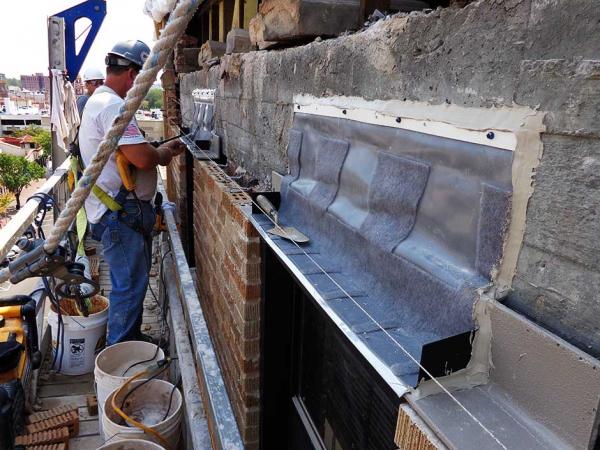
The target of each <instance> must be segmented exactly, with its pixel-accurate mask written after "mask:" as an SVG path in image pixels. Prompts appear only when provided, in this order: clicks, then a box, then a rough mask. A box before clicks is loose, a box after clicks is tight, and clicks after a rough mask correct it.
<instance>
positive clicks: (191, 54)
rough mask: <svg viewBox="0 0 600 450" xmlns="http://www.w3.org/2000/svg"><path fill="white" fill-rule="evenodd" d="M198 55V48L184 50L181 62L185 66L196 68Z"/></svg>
mask: <svg viewBox="0 0 600 450" xmlns="http://www.w3.org/2000/svg"><path fill="white" fill-rule="evenodd" d="M199 53H200V47H193V48H184V49H183V60H184V62H185V65H186V66H191V67H193V66H197V65H198V55H199Z"/></svg>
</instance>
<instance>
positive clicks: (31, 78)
mask: <svg viewBox="0 0 600 450" xmlns="http://www.w3.org/2000/svg"><path fill="white" fill-rule="evenodd" d="M21 89H26V90H28V91H31V92H50V78H49V77H47V76H46V75H44V74H43V73H39V72H38V73H35V74H33V75H21Z"/></svg>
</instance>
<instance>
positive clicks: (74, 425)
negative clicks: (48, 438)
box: [26, 410, 79, 437]
mask: <svg viewBox="0 0 600 450" xmlns="http://www.w3.org/2000/svg"><path fill="white" fill-rule="evenodd" d="M63 427H67V428H68V430H69V436H70V437H74V436H76V435H77V434H78V433H79V413H78V412H77V410H75V411H73V410H72V411H69V412H67V413H65V414H60V415H57V416H53V417H50V418H48V419H45V420H41V421H39V422H36V423H32V424H29V425H27V427H26V430H27V433H28V434H33V433H37V432H40V431H47V430H53V429H57V428H63Z"/></svg>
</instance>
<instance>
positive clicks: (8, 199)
mask: <svg viewBox="0 0 600 450" xmlns="http://www.w3.org/2000/svg"><path fill="white" fill-rule="evenodd" d="M14 199H15V196H14V195H13V194H12V193H10V192H7V193H6V194H0V216H3V215H4V214H6V211H8V207H9V206H10V204H11V203H12V202H13V201H14Z"/></svg>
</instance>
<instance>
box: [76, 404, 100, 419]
mask: <svg viewBox="0 0 600 450" xmlns="http://www.w3.org/2000/svg"><path fill="white" fill-rule="evenodd" d="M79 420H80V421H81V422H85V421H90V420H98V416H97V415H96V416H92V415H90V413H89V411H88V409H87V406H80V407H79Z"/></svg>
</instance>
